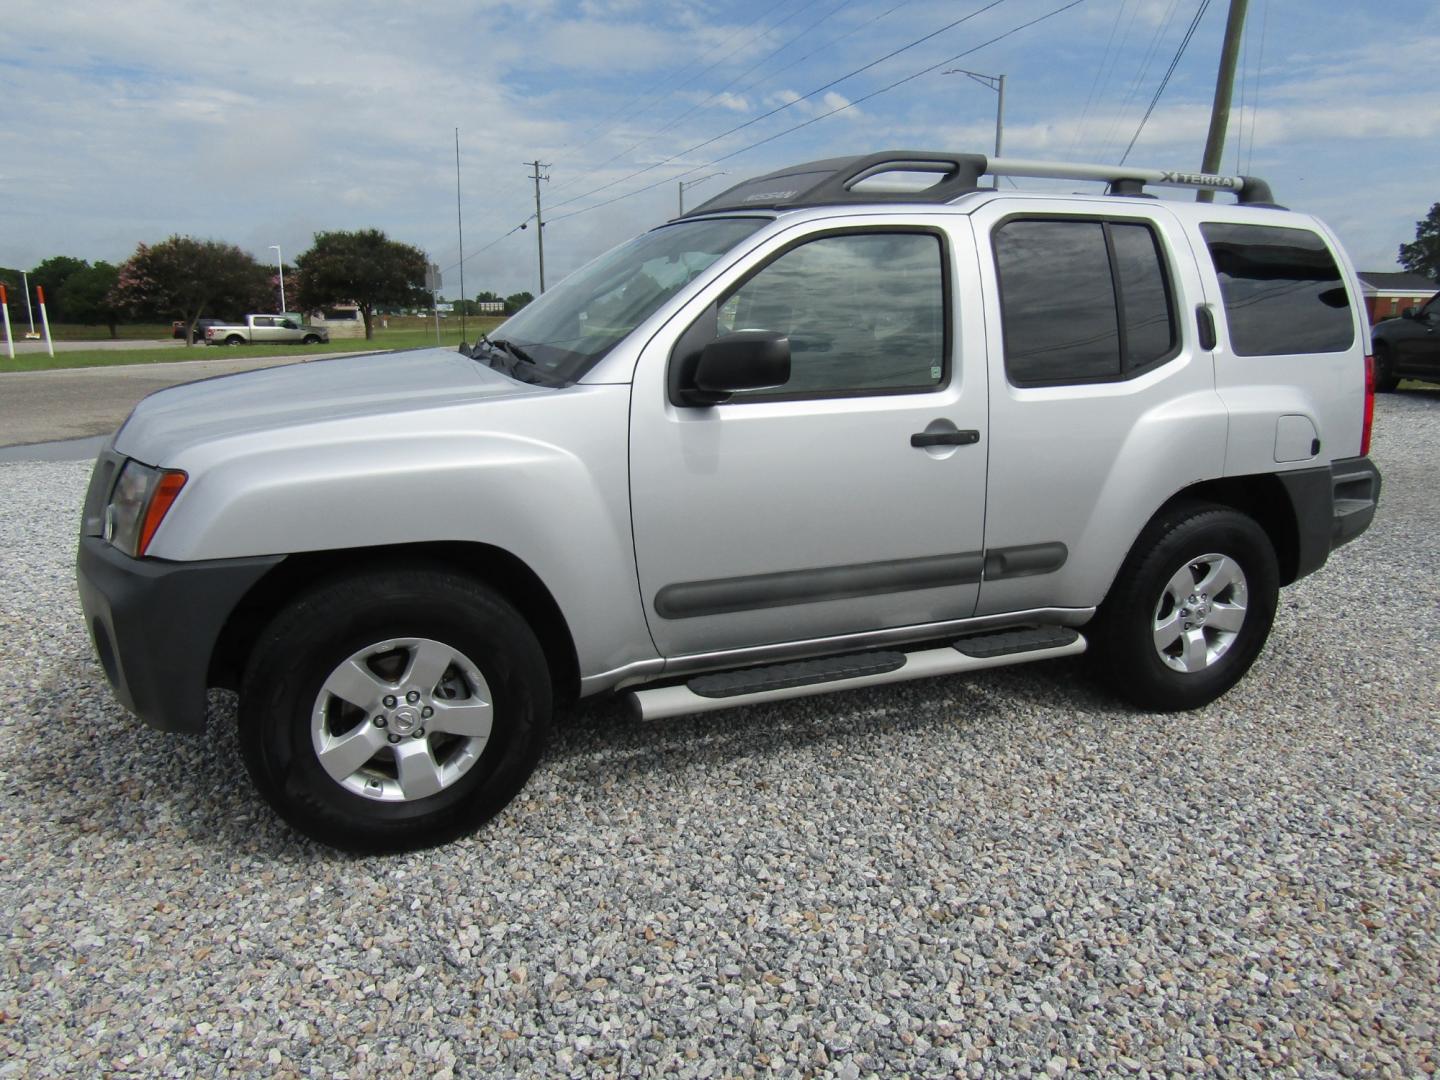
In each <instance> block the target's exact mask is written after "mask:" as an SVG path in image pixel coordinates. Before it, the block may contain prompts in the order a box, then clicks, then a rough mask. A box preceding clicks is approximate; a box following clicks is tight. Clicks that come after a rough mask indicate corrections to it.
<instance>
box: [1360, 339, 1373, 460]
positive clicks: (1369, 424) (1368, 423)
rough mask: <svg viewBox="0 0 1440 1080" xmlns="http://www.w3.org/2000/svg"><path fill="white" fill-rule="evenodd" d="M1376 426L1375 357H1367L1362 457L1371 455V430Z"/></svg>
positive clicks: (1361, 438)
mask: <svg viewBox="0 0 1440 1080" xmlns="http://www.w3.org/2000/svg"><path fill="white" fill-rule="evenodd" d="M1374 426H1375V357H1373V356H1367V357H1365V423H1364V424H1363V425H1362V426H1361V428H1360V456H1361V457H1365V456H1366V455H1367V454H1369V453H1370V429H1371V428H1373V427H1374Z"/></svg>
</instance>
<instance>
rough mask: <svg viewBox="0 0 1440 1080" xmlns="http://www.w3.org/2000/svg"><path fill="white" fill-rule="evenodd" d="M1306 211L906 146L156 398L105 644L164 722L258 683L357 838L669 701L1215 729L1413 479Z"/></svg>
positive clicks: (279, 790)
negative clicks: (948, 686)
mask: <svg viewBox="0 0 1440 1080" xmlns="http://www.w3.org/2000/svg"><path fill="white" fill-rule="evenodd" d="M895 172H902V173H914V172H921V173H928V174H933V175H934V176H935V177H937V179H936V181H935V183H934V184H933V185H932V186H931V187H930V188H928V189H925V190H923V191H919V192H917V191H913V190H910V191H899V190H895V189H893V188H890V187H886V186H885V179H886V177H887V176H889V175H890V174H892V173H895ZM985 173H990V174H994V175H997V176H998V175H1001V174H1010V175H1044V176H1062V177H1069V178H1074V179H1080V180H1085V179H1089V180H1095V179H1104V180H1108V181H1109V182H1110V187H1111V191H1112V192H1113V193H1112V194H1106V195H1056V194H1039V193H1033V192H1021V191H1010V190H999V191H997V190H992V189H991V188H989V187H984V188H982V187H980V186H979V180H980V177H981V175H982V174H985ZM1147 184H1172V185H1181V186H1190V187H1208V188H1213V189H1219V190H1229V191H1232V192H1234V193H1235V194H1237V195H1238V204H1237V205H1214V204H1208V203H1192V202H1179V201H1159V200H1156V199H1153V198H1147V197H1143V196H1144V192H1143V188H1144V186H1145V185H1147ZM877 185H878V186H877ZM1272 202H1273V200H1272V198H1271V195H1270V190H1269V188H1268V186H1267V185H1265V184H1264V182H1263V181H1259V180H1256V179H1254V178H1249V177H1245V178H1241V177H1235V178H1231V177H1217V176H1194V175H1189V174H1182V173H1173V172H1163V173H1162V172H1160V171H1156V170H1140V169H1134V168H1125V167H1120V166H1076V165H1067V164H1060V163H1056V164H1036V163H1034V162H1007V161H1004V160H1003V159H1002V160H987V159H986V158H985V157H983V156H980V155H963V154H962V155H955V154H929V153H925V154H922V153H913V152H900V153H890V154H878V155H871V156H866V157H858V158H851V159H833V160H828V161H821V162H811V163H808V164H805V165H800V166H795V167H794V168H791V169H786V170H781V171H780V172H778V173H772V174H770V175H768V176H763V177H760V178H758V179H755V180H751V181H746V182H744V183H742V184H739V185H737V186H736V187H733V188H731V189H730V190H728V191H726V192H724V193H723V194H721V195H719V196H717V197H716V198H714V199H712V200H710V201H709V202H708V203H705V204H704V205H703V206H701V207H699V208H698V209H695V210H693V211H691V212H690V213H688V214H685V215H684V216H683V217H681V218H679V219H677V220H675V221H672V222H670V223H668V224H666V225H663V226H661V227H659V228H656V229H654V230H652V231H650V232H648V233H645V234H644V235H642V236H640V237H638V238H636V239H634V240H632V241H630V242H629V243H627V244H624V245H622V246H621V247H619V248H616V249H615V250H614V251H611V252H610V253H609V254H607V255H604V256H601V257H600V258H599V259H597V260H595V261H594V262H592V263H590V264H589V265H588V266H586V267H584V268H583V269H581V270H579V271H577V272H575V273H574V274H572V275H571V276H570V277H568V278H566V279H565V280H564V281H563V282H561V283H560V284H559V285H557V286H556V287H554V288H552V289H551V290H550V291H549V292H547V293H545V294H544V295H543V296H541V297H539V298H538V299H536V300H535V301H534V303H532V304H531V305H529V306H528V307H527V308H526V309H525V310H524V311H522V312H520V313H519V314H517V315H515V316H514V317H512V318H511V319H510V320H509V321H508V322H507V323H505V325H504V326H503V327H502V328H501V331H500V334H501V335H503V336H499V337H497V338H496V339H495V340H488V339H482V340H481V341H480V342H479V343H477V345H476V346H474V347H473V348H468V347H462V350H461V352H458V353H457V352H453V351H447V350H440V349H427V350H417V351H412V352H405V353H398V354H394V355H387V356H379V357H358V358H354V359H350V360H337V361H334V362H330V363H325V364H312V365H299V366H295V367H284V368H275V369H272V370H267V371H262V372H252V373H249V374H246V375H239V376H233V377H230V378H225V379H212V380H209V381H207V382H203V383H196V384H193V385H189V386H181V387H176V388H173V389H169V390H163V391H161V392H159V393H156V394H152V395H151V396H150V397H148V398H146V399H145V400H144V401H142V402H141V403H140V404H139V405H138V406H137V407H136V409H135V411H134V412H133V413H132V414H131V416H130V418H129V419H128V420H127V421H126V422H125V424H124V426H123V427H121V429H120V431H119V432H118V433H117V434H116V436H115V438H114V439H113V440H111V442H110V444H109V445H108V446H107V447H106V448H105V449H104V451H103V452H102V453H101V454H100V456H99V459H98V461H97V462H96V466H95V470H94V475H93V478H92V480H91V485H90V489H89V494H88V495H87V498H86V504H85V513H84V521H83V526H82V535H81V538H80V554H79V565H78V573H79V587H80V595H81V601H82V604H83V607H84V610H85V616H86V625H87V626H88V627H89V628H90V630H91V633H92V634H93V637H94V642H95V648H96V651H97V653H98V655H99V657H100V660H101V663H102V665H103V667H104V669H105V671H106V674H107V675H108V677H109V679H110V681H111V683H112V685H113V686H114V688H115V691H116V694H117V696H118V698H119V699H120V701H121V702H123V703H124V704H125V705H126V706H127V707H129V708H130V709H131V710H133V711H134V712H136V713H137V714H138V715H139V716H140V717H142V718H143V719H144V720H145V721H146V722H147V723H149V724H151V725H153V726H154V727H157V728H160V729H162V730H168V731H185V732H199V731H200V730H202V728H203V725H204V722H205V709H206V688H207V687H211V686H224V687H231V688H236V689H238V690H239V693H240V698H239V743H240V748H241V752H242V754H243V756H244V760H245V764H246V766H247V768H248V770H249V773H250V775H251V777H252V778H253V780H254V782H255V784H256V786H257V787H258V789H259V790H260V791H261V792H262V793H263V794H264V796H265V797H266V798H267V799H268V800H269V801H270V802H271V804H272V805H273V806H274V807H275V808H276V809H277V810H278V811H279V813H280V814H281V815H283V816H284V818H285V819H286V820H287V821H289V822H290V823H291V824H292V825H293V826H294V827H295V828H297V829H299V830H301V831H302V832H305V833H307V834H309V835H310V836H313V837H316V838H318V839H320V840H322V841H325V842H326V843H330V844H335V845H339V846H342V847H346V848H354V849H363V850H393V849H403V848H409V847H417V846H422V845H425V844H431V843H435V842H438V841H441V840H444V839H447V838H450V837H454V836H457V835H459V834H462V833H464V832H467V831H469V830H472V829H474V828H475V827H477V826H478V825H479V824H480V823H481V822H483V821H484V820H486V819H487V818H489V817H490V816H491V815H493V814H494V813H496V812H497V811H498V810H499V809H500V808H501V807H503V806H504V805H506V803H507V802H509V801H510V799H511V798H512V797H513V796H514V795H515V794H516V793H517V792H518V791H519V790H520V788H521V786H522V785H523V784H524V783H525V781H526V778H527V777H528V776H529V774H530V772H531V771H532V769H533V768H534V767H535V764H536V762H537V760H538V759H539V756H540V753H541V748H542V746H543V744H544V742H545V737H546V732H547V730H548V728H549V725H550V722H551V714H552V711H553V710H554V709H555V707H556V705H557V703H563V702H570V701H574V700H575V699H577V698H584V697H590V696H592V695H596V694H602V693H607V692H619V693H621V694H623V695H624V696H625V697H626V698H627V699H628V700H629V702H630V703H631V705H632V706H633V707H634V708H635V709H636V710H637V711H638V712H639V713H640V714H641V715H642V716H644V717H646V718H655V719H659V718H665V717H671V716H675V715H679V714H684V713H694V712H701V711H705V710H712V709H723V708H730V707H733V706H737V705H754V704H761V703H766V702H773V701H778V700H781V699H785V698H793V697H798V696H801V695H806V694H816V693H821V692H825V691H830V690H844V689H849V688H853V687H862V686H873V685H877V684H884V683H891V682H898V681H901V680H906V679H915V678H921V677H927V676H934V675H941V674H953V673H962V672H973V671H977V670H980V669H984V668H990V667H997V666H1000V665H1005V664H1018V663H1023V662H1027V661H1032V660H1043V659H1048V658H1051V657H1063V656H1073V655H1075V654H1078V653H1081V652H1084V651H1085V650H1086V649H1087V648H1088V649H1089V651H1090V653H1091V659H1092V661H1093V663H1094V668H1095V670H1096V671H1097V672H1098V673H1099V674H1100V676H1101V677H1102V678H1103V679H1104V680H1105V681H1106V682H1107V683H1108V684H1109V685H1110V686H1111V687H1113V689H1114V691H1115V692H1116V693H1118V694H1119V695H1120V696H1122V697H1124V698H1126V699H1128V700H1129V701H1131V702H1133V703H1135V704H1136V705H1138V706H1140V707H1141V708H1143V709H1151V710H1169V709H1191V708H1196V707H1199V706H1202V705H1205V704H1206V703H1208V702H1210V701H1213V700H1214V699H1215V698H1216V697H1218V696H1219V695H1221V694H1223V693H1224V692H1225V691H1227V690H1228V689H1229V688H1230V687H1232V686H1233V685H1234V684H1235V683H1236V682H1237V681H1238V680H1239V679H1240V678H1241V677H1242V676H1243V675H1244V673H1245V672H1246V670H1247V669H1248V668H1249V667H1250V665H1251V663H1252V662H1253V661H1254V660H1255V658H1256V656H1257V655H1258V654H1259V653H1260V650H1261V648H1262V646H1263V645H1264V644H1265V641H1266V638H1267V636H1268V634H1269V632H1270V626H1271V621H1272V619H1273V617H1274V614H1275V610H1276V605H1277V596H1278V591H1279V589H1280V587H1281V586H1284V585H1288V584H1290V583H1292V582H1294V581H1296V580H1298V579H1300V578H1301V577H1304V576H1305V575H1306V574H1309V573H1311V572H1313V571H1315V570H1317V569H1319V568H1320V567H1321V566H1322V565H1323V564H1324V563H1325V561H1326V559H1327V557H1328V556H1329V554H1330V551H1331V550H1332V548H1334V547H1336V546H1338V545H1340V544H1344V543H1346V542H1348V541H1350V540H1352V539H1354V538H1355V537H1356V536H1358V535H1359V534H1360V533H1361V532H1363V531H1364V530H1365V529H1366V528H1367V527H1368V526H1369V524H1370V521H1371V519H1372V517H1373V516H1374V514H1375V510H1376V505H1377V501H1378V498H1379V493H1380V475H1379V473H1378V471H1377V470H1376V469H1375V467H1374V465H1372V464H1371V462H1370V461H1369V459H1368V457H1367V456H1366V455H1367V454H1368V450H1369V445H1370V425H1371V416H1372V408H1373V396H1372V394H1371V393H1369V392H1368V390H1367V375H1368V368H1367V364H1368V361H1367V358H1366V346H1367V344H1368V339H1367V338H1366V332H1365V324H1364V313H1363V308H1362V307H1361V305H1360V303H1359V299H1360V296H1361V293H1360V290H1359V287H1358V283H1357V280H1356V277H1355V273H1354V270H1353V268H1352V267H1351V265H1350V263H1349V261H1348V260H1347V258H1346V256H1345V254H1344V252H1343V251H1342V250H1341V248H1340V245H1339V243H1338V242H1337V241H1336V239H1335V236H1334V234H1333V233H1332V232H1331V231H1330V230H1329V229H1327V228H1326V227H1325V226H1324V225H1323V224H1321V223H1320V222H1319V221H1317V220H1316V219H1314V218H1312V217H1310V216H1308V215H1306V214H1303V213H1296V212H1291V211H1286V210H1283V209H1280V208H1278V207H1276V206H1273V205H1272ZM1318 617H1321V618H1324V617H1325V615H1324V614H1323V613H1321V615H1320V616H1318ZM1335 617H1340V616H1339V615H1338V614H1337V615H1336V616H1335ZM1137 722H1143V721H1141V720H1137Z"/></svg>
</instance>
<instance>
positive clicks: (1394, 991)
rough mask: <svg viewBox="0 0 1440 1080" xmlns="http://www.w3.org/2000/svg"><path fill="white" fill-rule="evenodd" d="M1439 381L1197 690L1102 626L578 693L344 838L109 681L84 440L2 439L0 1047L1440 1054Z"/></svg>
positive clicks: (1390, 412) (1008, 1055)
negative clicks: (682, 687) (516, 753)
mask: <svg viewBox="0 0 1440 1080" xmlns="http://www.w3.org/2000/svg"><path fill="white" fill-rule="evenodd" d="M1437 424H1440V395H1437V394H1434V393H1424V392H1420V393H1410V394H1405V395H1402V396H1399V397H1394V396H1391V397H1386V398H1382V400H1381V402H1380V407H1379V418H1378V420H1377V435H1376V450H1375V457H1376V459H1377V461H1378V463H1379V464H1380V466H1381V468H1382V470H1384V472H1385V476H1386V488H1385V497H1384V500H1383V503H1382V510H1381V516H1380V517H1379V519H1378V521H1377V523H1376V525H1375V527H1374V528H1372V530H1371V531H1370V532H1369V533H1368V534H1367V535H1366V536H1365V537H1363V538H1362V539H1361V540H1359V541H1357V542H1356V543H1355V544H1353V545H1351V546H1349V547H1347V548H1345V549H1343V550H1342V551H1340V552H1338V553H1337V554H1336V556H1335V557H1334V558H1333V559H1332V560H1331V563H1330V566H1329V567H1328V568H1327V569H1326V570H1325V571H1324V572H1322V573H1321V574H1319V575H1318V576H1315V577H1312V578H1310V579H1308V580H1307V581H1305V582H1303V583H1301V584H1300V585H1299V586H1297V587H1295V588H1292V589H1288V590H1286V591H1285V593H1284V594H1283V596H1282V610H1281V613H1280V617H1279V621H1278V623H1277V626H1276V630H1275V634H1274V636H1273V638H1272V640H1271V644H1270V647H1269V649H1268V650H1267V652H1266V654H1265V655H1264V656H1263V657H1262V659H1261V661H1260V663H1259V664H1258V665H1257V667H1256V668H1255V670H1254V671H1253V672H1252V674H1251V675H1250V677H1249V678H1248V679H1247V680H1246V681H1245V682H1244V683H1243V684H1242V685H1241V686H1240V687H1239V688H1238V689H1237V690H1236V691H1235V692H1233V693H1231V694H1230V695H1229V696H1228V697H1227V698H1225V699H1224V700H1222V701H1221V702H1219V703H1217V704H1216V705H1214V706H1212V707H1210V708H1208V709H1205V710H1203V711H1201V712H1198V713H1193V714H1189V715H1184V716H1175V717H1160V716H1150V715H1145V714H1141V713H1136V712H1133V711H1129V710H1126V709H1123V708H1118V707H1116V706H1115V705H1114V704H1113V703H1112V702H1111V701H1109V700H1107V699H1106V698H1104V697H1102V696H1101V695H1100V694H1099V693H1098V692H1097V691H1095V690H1093V689H1092V688H1091V687H1090V686H1089V685H1088V684H1087V683H1086V681H1085V680H1084V679H1083V678H1082V677H1081V674H1082V669H1081V667H1080V665H1079V664H1078V663H1071V662H1059V663H1052V664H1049V665H1036V666H1034V667H1030V668H1024V667H1022V668H1015V669H1009V670H1006V671H1000V672H995V673H991V674H988V675H984V676H979V677H972V678H948V679H940V680H934V681H929V682H924V683H914V684H909V685H907V686H902V687H899V688H888V689H883V690H876V691H866V692H855V693H851V694H848V695H842V696H835V697H830V698H816V699H811V700H809V701H802V702H797V703H789V704H786V705H781V706H770V707H765V708H753V709H747V710H743V711H737V712H735V713H732V714H728V715H726V714H720V715H718V716H711V717H706V718H699V719H693V720H680V721H671V722H668V723H665V724H652V725H644V724H641V723H639V722H637V721H634V720H632V719H630V718H629V717H628V715H627V714H625V713H624V712H622V711H621V710H619V709H618V708H616V707H614V706H613V705H608V704H607V705H600V706H594V707H591V708H589V709H587V710H585V711H584V712H582V713H581V715H580V716H578V717H577V718H574V719H572V720H570V721H568V722H566V723H564V724H563V725H562V726H561V728H560V730H559V731H558V733H557V736H556V738H555V740H554V743H553V746H552V748H551V751H550V753H549V755H548V757H547V759H546V760H545V762H544V763H543V764H542V766H541V768H540V770H539V772H538V773H537V774H536V776H535V777H534V779H533V780H532V782H531V784H530V786H529V787H528V789H527V790H526V792H525V793H524V794H523V795H522V796H521V798H520V799H519V800H518V801H517V802H516V803H515V804H514V805H513V806H512V807H511V808H510V809H509V810H508V811H507V812H505V813H504V814H502V815H501V816H500V817H499V818H498V819H496V820H495V821H494V822H492V823H491V824H490V825H489V826H487V827H486V828H485V829H483V830H482V831H481V832H480V833H479V834H478V835H477V836H475V837H474V838H472V839H469V840H467V841H463V842H460V843H456V844H453V845H451V846H449V847H447V848H444V849H442V850H438V851H432V852H428V853H424V854H420V855H414V856H404V857H394V858H384V859H355V858H347V857H342V856H338V855H335V854H334V853H332V852H329V851H327V850H323V849H320V848H318V847H315V846H313V845H311V844H309V843H307V842H304V841H301V840H298V839H296V838H295V837H294V836H293V835H292V834H291V833H289V832H288V831H287V830H286V829H285V828H284V827H283V826H281V825H280V824H278V823H277V821H276V820H275V819H274V818H273V816H272V815H271V814H270V812H269V811H268V810H267V809H266V808H264V807H263V806H262V805H260V804H259V803H258V802H257V800H256V799H255V798H254V797H253V796H252V794H251V793H250V790H249V788H248V786H247V782H246V780H245V776H244V773H243V770H242V768H241V766H240V765H239V763H238V760H237V757H236V750H235V745H234V738H233V735H232V734H231V730H230V729H231V724H232V722H233V704H232V703H231V702H230V701H229V700H228V699H223V698H221V699H217V701H216V703H215V708H214V709H213V710H212V711H213V722H212V729H211V732H210V735H209V737H206V738H182V737H171V736H162V735H159V734H155V733H152V732H150V731H147V730H146V729H144V728H142V727H141V726H139V725H138V724H137V723H135V722H133V721H132V720H131V719H130V718H129V717H128V716H126V715H125V714H124V713H123V712H122V710H121V709H120V708H119V707H118V706H117V705H116V704H115V703H114V701H113V700H112V698H111V695H110V693H109V692H108V690H107V688H106V686H105V683H104V680H103V677H102V675H101V673H100V670H99V667H98V666H97V664H96V663H95V662H94V661H93V659H92V658H91V654H90V649H89V645H88V643H87V641H86V639H85V635H84V631H83V628H82V623H81V619H80V614H79V609H78V605H77V603H76V600H75V598H74V590H73V586H72V582H71V560H72V552H73V542H72V536H73V533H74V529H75V525H76V519H77V517H78V506H79V502H80V498H81V493H82V488H83V485H84V482H85V476H86V472H87V468H86V467H85V466H80V465H74V464H10V465H0V500H3V501H0V505H3V507H4V508H5V513H4V514H3V515H0V631H3V639H0V640H3V641H4V647H3V659H0V700H4V701H5V702H6V703H7V704H6V705H5V706H4V707H0V779H3V783H4V790H5V791H6V801H5V817H6V819H7V821H6V825H7V828H6V843H5V845H4V848H3V854H0V924H3V926H4V929H5V953H4V968H3V974H0V1075H14V1074H22V1073H23V1074H26V1075H51V1074H53V1075H59V1074H77V1073H78V1074H87V1075H96V1074H99V1073H102V1072H103V1073H106V1074H121V1075H123V1074H132V1073H133V1074H149V1075H155V1074H160V1075H181V1074H184V1075H190V1074H198V1075H202V1076H214V1075H222V1074H230V1073H239V1072H242V1071H250V1070H256V1069H259V1070H264V1071H266V1072H267V1073H270V1074H274V1075H307V1076H387V1077H388V1076H397V1075H406V1076H409V1075H423V1076H437V1077H446V1076H451V1075H470V1076H502V1075H503V1076H511V1075H519V1074H527V1073H543V1074H546V1075H573V1076H594V1077H600V1076H610V1075H619V1076H651V1075H658V1074H661V1073H664V1074H667V1075H669V1074H674V1075H678V1076H753V1075H757V1074H764V1073H780V1074H785V1075H823V1076H837V1077H844V1078H856V1077H859V1076H866V1075H872V1074H878V1075H882V1076H892V1075H900V1074H911V1075H923V1076H942V1075H951V1074H954V1075H963V1076H981V1075H1016V1076H1025V1075H1035V1076H1047V1075H1048V1076H1051V1077H1055V1076H1060V1075H1062V1074H1066V1073H1072V1074H1074V1073H1091V1074H1096V1073H1105V1074H1114V1073H1124V1072H1127V1071H1128V1074H1133V1075H1152V1076H1175V1075H1183V1074H1190V1073H1200V1072H1207V1071H1209V1072H1215V1073H1218V1074H1220V1075H1241V1074H1259V1073H1261V1072H1266V1073H1275V1074H1276V1075H1281V1076H1284V1075H1297V1076H1323V1075H1343V1076H1357V1075H1358V1076H1369V1075H1381V1076H1419V1075H1424V1074H1426V1073H1431V1072H1433V1071H1435V1069H1436V1065H1437V1062H1440V1056H1437V1051H1436V1049H1435V1048H1436V1045H1437V1043H1440V1032H1437V1026H1440V989H1437V987H1440V828H1437V826H1440V802H1437V796H1440V768H1437V766H1440V751H1437V744H1440V708H1437V702H1440V649H1437V645H1440V630H1437V619H1436V616H1437V614H1440V588H1437V585H1436V575H1435V572H1434V568H1435V566H1436V563H1437V560H1440V539H1437V537H1440V481H1437V479H1436V475H1437V473H1436V450H1435V448H1436V447H1437V445H1440V439H1437V436H1436V425H1437Z"/></svg>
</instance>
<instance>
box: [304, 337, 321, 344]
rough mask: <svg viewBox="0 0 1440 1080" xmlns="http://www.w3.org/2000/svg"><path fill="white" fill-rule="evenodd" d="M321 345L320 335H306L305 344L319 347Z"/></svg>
mask: <svg viewBox="0 0 1440 1080" xmlns="http://www.w3.org/2000/svg"><path fill="white" fill-rule="evenodd" d="M319 343H320V338H319V336H318V335H316V334H306V335H305V340H304V342H303V344H305V345H318V344H319Z"/></svg>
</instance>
